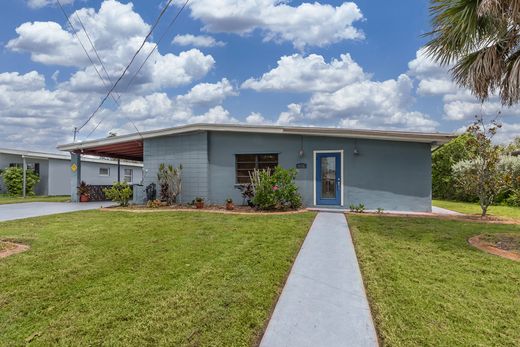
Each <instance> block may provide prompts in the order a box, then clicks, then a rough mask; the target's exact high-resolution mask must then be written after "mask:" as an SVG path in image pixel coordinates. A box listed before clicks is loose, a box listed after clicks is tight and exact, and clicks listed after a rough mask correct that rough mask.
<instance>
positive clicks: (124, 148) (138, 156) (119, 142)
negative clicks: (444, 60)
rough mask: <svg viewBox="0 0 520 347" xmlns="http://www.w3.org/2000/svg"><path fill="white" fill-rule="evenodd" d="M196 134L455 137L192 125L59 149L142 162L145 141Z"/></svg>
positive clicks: (405, 138) (445, 139)
mask: <svg viewBox="0 0 520 347" xmlns="http://www.w3.org/2000/svg"><path fill="white" fill-rule="evenodd" d="M197 131H219V132H241V133H261V134H285V135H306V136H327V137H342V138H357V139H374V140H389V141H404V142H421V143H431V144H432V145H441V144H444V143H446V142H448V141H450V140H451V139H453V138H455V137H456V135H453V134H447V133H423V132H411V131H386V130H361V129H345V128H318V127H288V126H266V125H245V124H204V123H202V124H192V125H185V126H179V127H174V128H166V129H159V130H151V131H146V132H141V133H133V134H128V135H121V136H111V137H106V138H103V139H98V140H92V141H84V142H75V143H69V144H63V145H59V146H58V147H57V148H58V149H59V150H61V151H68V152H74V153H82V154H91V155H98V156H102V157H111V158H121V159H129V160H138V161H142V160H143V140H144V139H150V138H154V137H161V136H168V135H176V134H185V133H190V132H197Z"/></svg>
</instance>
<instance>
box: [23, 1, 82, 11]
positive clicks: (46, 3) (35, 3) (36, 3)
mask: <svg viewBox="0 0 520 347" xmlns="http://www.w3.org/2000/svg"><path fill="white" fill-rule="evenodd" d="M60 1H61V4H62V5H69V4H73V3H74V0H60ZM27 5H28V6H29V7H30V8H33V9H36V8H42V7H45V6H49V5H56V0H27Z"/></svg>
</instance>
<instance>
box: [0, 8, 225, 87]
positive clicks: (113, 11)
mask: <svg viewBox="0 0 520 347" xmlns="http://www.w3.org/2000/svg"><path fill="white" fill-rule="evenodd" d="M77 16H79V17H80V18H81V21H82V22H83V24H84V25H85V27H86V28H87V30H88V33H89V36H90V38H91V39H92V41H93V42H94V43H95V45H96V49H97V50H98V52H99V55H100V57H101V58H102V60H103V63H104V65H105V67H106V69H107V71H108V75H109V78H110V81H112V82H113V81H115V80H116V79H117V78H118V77H119V75H120V74H121V72H122V71H123V69H124V68H125V66H126V64H127V63H128V62H129V61H130V59H131V57H132V56H133V54H134V53H135V51H136V50H137V48H138V47H139V46H140V45H141V43H142V41H143V39H144V36H145V35H146V34H147V32H148V31H149V29H150V26H149V25H148V24H147V23H145V22H144V21H143V19H142V18H141V16H140V15H139V14H137V13H136V12H134V10H133V5H132V3H128V4H122V3H120V2H118V1H104V2H103V3H102V4H101V7H100V9H99V11H97V12H96V11H95V10H94V9H91V8H83V9H80V10H78V11H76V12H75V13H74V14H72V15H71V21H72V23H73V25H74V27H75V28H76V29H79V28H81V26H80V23H79V21H78V19H77ZM16 32H17V34H18V37H16V38H14V39H12V40H10V41H9V42H8V43H7V45H6V47H7V48H8V49H11V50H12V51H16V52H28V53H30V54H31V59H32V60H33V61H35V62H38V63H42V64H47V65H61V66H71V67H76V68H79V70H78V71H77V72H75V73H74V74H73V75H72V77H71V78H70V80H69V81H66V82H64V83H63V84H62V86H61V88H64V89H69V90H71V91H78V92H89V91H90V92H91V91H94V92H103V93H104V92H106V91H107V89H108V88H107V87H105V86H104V85H103V83H102V82H101V80H100V78H99V76H98V75H97V73H96V71H95V69H94V68H93V67H92V66H91V63H90V61H89V60H88V58H87V56H86V55H85V53H84V52H83V50H82V48H81V46H80V44H79V42H78V40H77V38H76V37H75V36H74V35H73V33H72V32H71V31H69V30H65V29H64V28H62V26H61V25H59V24H58V23H55V22H34V23H24V24H22V25H20V26H19V27H18V28H17V29H16ZM78 34H79V37H80V40H81V41H82V43H83V45H84V46H85V47H87V48H88V49H89V51H90V55H91V57H92V58H93V59H94V61H96V62H97V60H96V58H95V54H94V52H93V51H92V50H91V48H90V44H89V41H88V38H87V37H86V35H85V33H84V32H83V31H80V32H79V33H78ZM152 48H153V43H151V42H147V43H146V44H145V46H144V47H143V49H142V51H141V53H140V54H139V56H138V57H137V59H136V60H135V62H134V64H133V65H132V67H131V68H130V70H129V71H128V73H127V74H126V75H125V78H123V80H122V81H121V82H120V83H119V86H118V90H117V91H118V92H121V91H125V89H126V88H125V86H126V85H128V82H129V81H130V79H131V77H132V76H133V75H134V73H135V72H136V71H137V68H138V67H139V66H140V65H141V62H142V61H143V60H144V58H145V57H146V55H147V54H148V52H150V51H151V50H152ZM214 64H215V60H214V59H213V57H212V56H211V55H204V54H203V53H202V52H201V51H199V50H198V49H191V50H188V51H185V52H181V53H180V54H178V55H175V54H172V53H168V54H164V55H162V54H160V53H158V52H157V51H156V52H155V53H154V54H153V55H152V56H151V57H150V59H149V60H148V61H147V63H146V64H145V65H144V68H143V69H142V70H141V71H140V72H139V75H138V76H137V77H136V78H135V79H134V82H133V85H132V88H133V89H137V90H139V91H141V92H150V91H156V90H158V89H161V88H167V87H176V86H179V85H184V84H188V83H191V82H193V81H195V80H198V79H200V78H202V77H204V76H205V75H206V74H207V73H208V72H209V71H210V70H211V69H212V68H213V66H214ZM96 67H97V70H98V71H100V72H102V75H103V77H105V73H104V71H103V68H102V67H101V65H100V64H98V65H96ZM105 84H106V85H107V86H108V85H110V84H111V82H109V81H108V78H106V82H105Z"/></svg>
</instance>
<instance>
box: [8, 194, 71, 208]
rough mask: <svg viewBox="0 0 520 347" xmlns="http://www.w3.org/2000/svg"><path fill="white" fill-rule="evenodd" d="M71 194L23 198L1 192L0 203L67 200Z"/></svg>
mask: <svg viewBox="0 0 520 347" xmlns="http://www.w3.org/2000/svg"><path fill="white" fill-rule="evenodd" d="M69 200H70V196H68V195H66V196H28V197H26V198H22V197H21V196H10V195H5V194H0V205H2V204H18V203H22V202H67V201H69Z"/></svg>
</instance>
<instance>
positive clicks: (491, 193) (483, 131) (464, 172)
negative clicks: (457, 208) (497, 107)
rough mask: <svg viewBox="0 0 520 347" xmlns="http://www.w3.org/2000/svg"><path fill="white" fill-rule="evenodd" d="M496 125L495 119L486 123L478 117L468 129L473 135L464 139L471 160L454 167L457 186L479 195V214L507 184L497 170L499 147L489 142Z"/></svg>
mask: <svg viewBox="0 0 520 347" xmlns="http://www.w3.org/2000/svg"><path fill="white" fill-rule="evenodd" d="M499 128H501V125H500V124H499V123H498V122H497V121H496V120H493V121H492V122H491V124H490V125H489V126H487V125H486V124H485V123H484V120H483V118H482V117H478V116H477V117H476V119H475V122H474V123H473V124H472V125H470V126H469V127H468V130H467V132H468V133H469V134H470V135H471V136H472V137H471V139H470V140H469V141H468V142H467V150H468V153H469V158H470V159H469V160H463V161H461V162H459V163H457V164H455V165H454V166H453V171H454V174H455V177H456V180H457V185H458V187H459V188H461V189H462V190H464V191H465V192H466V193H467V194H475V195H476V196H477V197H478V201H479V204H480V207H481V209H482V217H485V216H486V213H487V210H488V207H489V206H490V205H491V204H492V203H493V201H494V199H495V197H496V196H497V194H498V193H499V192H500V191H501V190H502V189H503V188H504V187H505V185H506V177H505V175H504V173H503V172H501V171H500V169H499V162H500V153H501V150H500V147H499V146H497V145H494V144H493V143H492V139H493V137H494V136H495V135H496V133H497V130H498V129H499Z"/></svg>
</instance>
